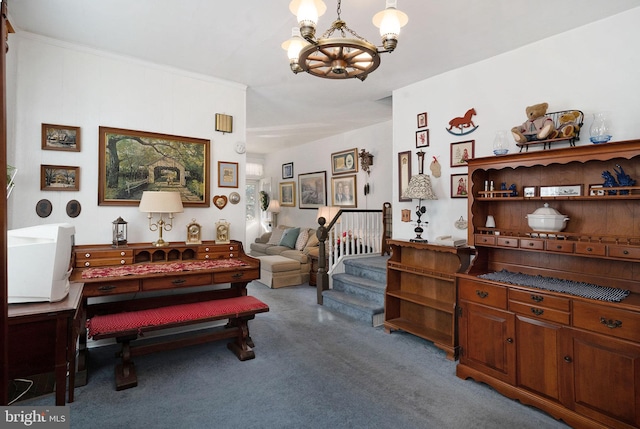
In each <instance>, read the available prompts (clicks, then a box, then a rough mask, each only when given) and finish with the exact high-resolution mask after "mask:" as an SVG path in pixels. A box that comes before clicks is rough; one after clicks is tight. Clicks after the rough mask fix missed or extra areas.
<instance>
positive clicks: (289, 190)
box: [280, 182, 296, 207]
mask: <svg viewBox="0 0 640 429" xmlns="http://www.w3.org/2000/svg"><path fill="white" fill-rule="evenodd" d="M280 205H281V206H282V207H295V206H296V182H282V183H280Z"/></svg>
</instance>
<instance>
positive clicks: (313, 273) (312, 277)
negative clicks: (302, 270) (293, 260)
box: [307, 255, 318, 286]
mask: <svg viewBox="0 0 640 429" xmlns="http://www.w3.org/2000/svg"><path fill="white" fill-rule="evenodd" d="M307 256H308V257H309V259H310V260H311V268H310V271H309V286H315V285H317V284H318V283H317V276H318V257H317V256H315V255H307Z"/></svg>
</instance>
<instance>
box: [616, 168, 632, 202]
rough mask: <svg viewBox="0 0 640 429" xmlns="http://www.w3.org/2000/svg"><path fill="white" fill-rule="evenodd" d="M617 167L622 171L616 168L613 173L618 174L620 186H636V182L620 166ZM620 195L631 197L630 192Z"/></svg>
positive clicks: (623, 192) (622, 192)
mask: <svg viewBox="0 0 640 429" xmlns="http://www.w3.org/2000/svg"><path fill="white" fill-rule="evenodd" d="M616 167H618V168H619V169H620V170H616V169H615V168H614V169H613V171H615V172H616V177H617V178H618V184H619V185H620V186H633V185H635V184H636V181H635V180H634V179H632V178H631V176H629V175H628V174H627V173H625V172H624V170H623V169H622V167H621V166H620V164H616ZM620 195H629V191H620Z"/></svg>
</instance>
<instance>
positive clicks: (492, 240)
mask: <svg viewBox="0 0 640 429" xmlns="http://www.w3.org/2000/svg"><path fill="white" fill-rule="evenodd" d="M475 244H476V246H480V245H483V244H486V245H487V246H495V245H496V237H495V235H484V234H476V235H475Z"/></svg>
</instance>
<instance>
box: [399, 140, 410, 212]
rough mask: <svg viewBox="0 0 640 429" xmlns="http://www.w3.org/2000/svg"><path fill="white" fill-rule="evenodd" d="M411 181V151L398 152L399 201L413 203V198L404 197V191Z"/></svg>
mask: <svg viewBox="0 0 640 429" xmlns="http://www.w3.org/2000/svg"><path fill="white" fill-rule="evenodd" d="M410 179H411V151H410V150H408V151H406V152H398V201H400V202H404V201H411V198H406V197H403V196H402V195H404V190H405V189H407V186H409V180H410Z"/></svg>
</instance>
